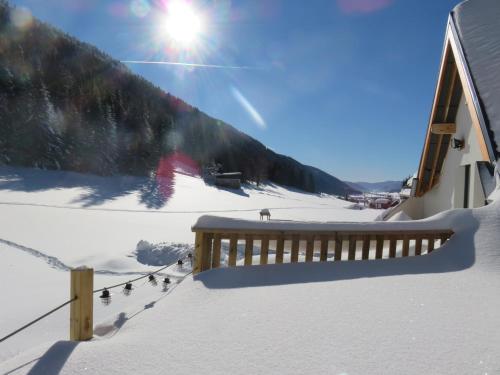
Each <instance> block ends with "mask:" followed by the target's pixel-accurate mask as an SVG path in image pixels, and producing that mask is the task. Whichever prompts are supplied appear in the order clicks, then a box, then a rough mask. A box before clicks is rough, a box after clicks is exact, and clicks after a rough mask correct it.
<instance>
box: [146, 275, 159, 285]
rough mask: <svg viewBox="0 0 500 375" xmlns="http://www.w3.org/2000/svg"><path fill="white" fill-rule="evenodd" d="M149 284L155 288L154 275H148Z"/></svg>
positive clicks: (156, 282) (156, 283)
mask: <svg viewBox="0 0 500 375" xmlns="http://www.w3.org/2000/svg"><path fill="white" fill-rule="evenodd" d="M148 280H149V283H150V284H151V285H152V286H157V285H158V281H156V277H155V275H149V278H148Z"/></svg>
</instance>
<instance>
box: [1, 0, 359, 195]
mask: <svg viewBox="0 0 500 375" xmlns="http://www.w3.org/2000/svg"><path fill="white" fill-rule="evenodd" d="M12 14H13V10H12V7H10V6H9V5H8V4H7V2H6V1H5V0H0V164H10V165H21V166H35V167H39V168H45V169H64V170H72V171H78V172H88V173H95V174H100V175H110V174H132V175H148V176H149V175H153V174H154V173H155V171H156V170H157V166H158V163H159V160H160V158H162V157H163V156H166V155H169V154H171V153H173V152H174V151H179V152H183V153H185V154H187V155H189V157H191V158H192V159H193V160H194V161H195V162H196V163H197V164H198V165H199V166H200V167H203V166H205V165H208V164H212V163H220V164H221V165H222V166H223V169H224V170H225V171H241V172H243V175H244V178H245V179H247V180H254V181H263V180H269V181H272V182H275V183H278V184H283V185H288V186H292V187H296V188H300V189H303V190H306V191H311V192H326V193H335V194H344V193H345V191H346V189H349V188H348V187H347V185H345V184H344V183H343V182H341V181H340V180H338V179H336V178H334V177H333V176H330V175H328V174H326V173H324V172H322V171H319V170H317V169H311V168H310V167H308V166H304V165H302V164H300V163H298V162H297V161H295V160H293V159H291V158H289V157H286V156H283V155H279V154H276V153H274V152H273V151H271V150H269V149H268V148H266V147H265V146H264V145H263V144H262V143H260V142H258V141H256V140H254V139H253V138H251V137H249V136H247V135H246V134H243V133H242V132H240V131H238V130H236V129H235V128H233V127H232V126H230V125H227V124H225V123H223V122H221V121H219V120H216V119H213V118H211V117H209V116H207V115H206V114H204V113H203V112H201V111H199V110H198V109H196V108H193V107H192V106H190V105H189V104H187V103H185V102H183V101H182V100H180V99H178V98H176V97H173V96H172V95H170V94H168V93H165V92H164V91H162V90H161V89H160V88H158V87H155V86H154V85H153V84H151V83H150V82H148V81H146V80H144V79H143V78H141V77H139V76H137V75H135V74H133V73H131V72H130V71H129V70H128V69H127V68H126V67H125V66H124V65H123V64H121V63H120V62H118V61H116V60H113V59H112V58H111V57H109V56H107V55H106V54H104V53H103V52H101V51H99V50H98V49H96V48H95V47H93V46H91V45H88V44H85V43H82V42H80V41H78V40H76V39H75V38H73V37H71V36H69V35H67V34H65V33H63V32H61V31H59V30H56V29H55V28H53V27H51V26H49V25H47V24H44V23H42V22H39V21H37V20H32V21H31V22H26V23H19V22H16V20H15V19H13V17H12ZM351 190H352V189H351Z"/></svg>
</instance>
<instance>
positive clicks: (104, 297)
mask: <svg viewBox="0 0 500 375" xmlns="http://www.w3.org/2000/svg"><path fill="white" fill-rule="evenodd" d="M99 298H100V299H101V302H102V304H103V305H105V306H107V305H109V304H110V303H111V293H109V290H107V289H106V288H104V289H103V290H102V293H101V295H100V296H99Z"/></svg>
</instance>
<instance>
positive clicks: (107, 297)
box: [0, 253, 193, 343]
mask: <svg viewBox="0 0 500 375" xmlns="http://www.w3.org/2000/svg"><path fill="white" fill-rule="evenodd" d="M186 258H187V259H189V261H190V263H191V268H192V266H193V255H192V254H191V253H189V254H188V255H187V256H186V257H185V258H183V259H179V260H178V261H177V262H175V263H171V264H169V265H166V266H164V267H161V268H159V269H157V270H156V271H154V272H151V273H147V274H145V275H143V276H140V277H137V278H135V279H132V280H129V281H126V282H124V283H120V284H116V285H111V286H109V287H104V288H101V289H96V290H94V291H93V294H96V293H99V292H102V293H101V295H100V296H99V298H100V299H101V302H102V303H103V304H104V305H109V304H110V303H111V293H110V292H109V290H110V289H114V288H118V287H120V286H124V287H123V294H124V295H126V296H130V294H131V293H132V290H133V289H134V288H133V285H132V283H133V282H136V281H139V280H141V279H145V278H146V277H147V278H148V281H147V282H149V283H150V284H151V285H152V286H157V285H158V281H157V280H156V277H155V275H156V274H158V273H159V272H161V271H163V270H165V269H167V268H169V267H171V266H173V265H175V264H177V265H178V266H180V267H182V265H183V264H184V260H185V259H186ZM192 272H193V271H190V272H188V273H187V274H185V275H184V276H183V277H182V278H181V281H182V280H184V279H185V278H186V277H187V276H188V275H190V274H191V273H192ZM162 283H163V291H166V290H167V289H168V285H169V284H170V283H171V281H170V278H168V277H165V278H164V279H163V282H162ZM77 299H78V296H75V297H74V298H72V299H70V300H68V301H66V302H64V303H62V304H61V305H59V306H57V307H55V308H53V309H52V310H50V311H48V312H46V313H45V314H43V315H40V316H39V317H38V318H36V319H33V320H32V321H31V322H29V323H26V324H25V325H23V326H22V327H19V328H18V329H16V330H15V331H13V332H11V333H9V334H8V335H6V336H4V337H2V338H0V343H1V342H3V341H5V340H7V339H9V338H11V337H12V336H14V335H16V334H18V333H19V332H21V331H24V330H25V329H26V328H28V327H30V326H32V325H33V324H35V323H37V322H39V321H40V320H42V319H44V318H46V317H47V316H49V315H51V314H53V313H55V312H56V311H58V310H60V309H62V308H63V307H64V306H67V305H69V304H70V303H72V302H74V301H76V300H77Z"/></svg>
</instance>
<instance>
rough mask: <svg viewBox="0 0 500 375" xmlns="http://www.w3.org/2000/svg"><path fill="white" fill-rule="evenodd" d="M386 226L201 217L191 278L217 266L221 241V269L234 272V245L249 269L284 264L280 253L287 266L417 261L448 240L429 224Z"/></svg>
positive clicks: (447, 235)
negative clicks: (223, 264) (240, 246)
mask: <svg viewBox="0 0 500 375" xmlns="http://www.w3.org/2000/svg"><path fill="white" fill-rule="evenodd" d="M214 219H215V220H214ZM245 224H246V226H245ZM392 224H393V223H370V224H367V223H359V224H352V223H339V224H310V223H296V222H290V223H288V222H260V223H259V222H252V221H243V220H234V219H224V218H215V217H206V216H205V217H202V218H200V219H199V220H198V222H197V223H196V224H195V225H194V226H193V227H192V231H193V232H195V233H196V239H195V257H194V265H193V273H194V274H197V273H199V272H202V271H206V270H209V269H211V268H217V267H220V266H221V253H222V249H223V246H222V243H223V241H229V247H228V254H227V265H228V266H230V267H234V266H236V265H237V255H238V244H239V242H243V243H244V258H243V265H245V266H249V265H252V264H261V265H264V264H268V263H269V260H270V256H269V255H270V253H274V263H284V261H285V254H286V255H287V258H288V255H289V258H290V262H291V263H297V262H298V261H299V258H302V259H303V260H304V261H305V262H313V261H315V260H316V261H320V262H325V261H329V260H333V261H344V260H349V261H352V260H369V259H383V258H396V257H408V256H420V255H425V254H428V253H430V252H432V251H434V250H435V249H436V248H437V247H439V246H441V245H443V244H444V243H445V242H446V241H447V240H448V239H449V238H450V237H451V236H452V235H453V231H452V230H449V229H432V228H427V227H429V224H427V226H424V227H423V228H418V227H415V225H414V224H413V223H398V225H395V226H394V225H392ZM410 249H411V251H410ZM256 255H259V257H258V258H257V259H256V258H254V256H256ZM299 256H301V257H299Z"/></svg>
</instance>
